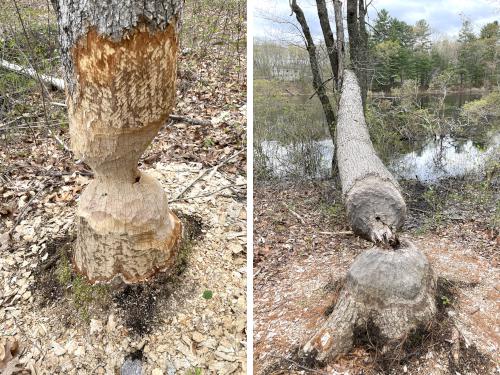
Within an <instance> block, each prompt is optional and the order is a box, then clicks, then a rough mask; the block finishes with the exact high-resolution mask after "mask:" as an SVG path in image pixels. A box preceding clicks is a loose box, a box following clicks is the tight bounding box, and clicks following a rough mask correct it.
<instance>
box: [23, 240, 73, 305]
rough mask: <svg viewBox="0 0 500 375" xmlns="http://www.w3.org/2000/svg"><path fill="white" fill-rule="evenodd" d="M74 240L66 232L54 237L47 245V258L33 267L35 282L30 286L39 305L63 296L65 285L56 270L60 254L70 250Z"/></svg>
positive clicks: (47, 303) (55, 300)
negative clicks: (58, 277) (61, 235)
mask: <svg viewBox="0 0 500 375" xmlns="http://www.w3.org/2000/svg"><path fill="white" fill-rule="evenodd" d="M74 240H75V237H74V235H71V234H66V235H65V236H63V237H57V238H54V239H53V241H52V242H51V243H49V244H48V245H47V248H46V252H47V254H48V256H47V259H45V260H44V261H42V262H41V263H39V264H38V267H37V268H36V269H35V272H34V276H35V283H34V284H33V286H32V289H33V290H34V291H35V293H33V294H34V295H35V296H37V297H38V298H37V300H38V302H39V304H40V307H46V306H48V305H50V304H53V303H55V302H57V301H59V300H60V299H61V298H63V297H64V293H65V291H64V289H65V287H64V285H61V284H60V283H59V281H58V279H57V276H56V270H57V266H58V264H59V261H60V259H61V256H62V254H65V253H67V252H68V251H70V249H71V245H72V243H73V241H74Z"/></svg>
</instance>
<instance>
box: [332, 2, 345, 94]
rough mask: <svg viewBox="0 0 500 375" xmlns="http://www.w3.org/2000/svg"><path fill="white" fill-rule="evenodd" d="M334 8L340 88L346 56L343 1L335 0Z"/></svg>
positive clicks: (339, 86)
mask: <svg viewBox="0 0 500 375" xmlns="http://www.w3.org/2000/svg"><path fill="white" fill-rule="evenodd" d="M333 9H334V12H335V27H336V32H337V53H338V58H337V61H338V66H337V69H338V73H337V77H338V88H339V89H340V88H341V87H342V79H343V74H344V56H345V43H344V40H345V38H344V23H343V21H342V3H341V2H340V0H333Z"/></svg>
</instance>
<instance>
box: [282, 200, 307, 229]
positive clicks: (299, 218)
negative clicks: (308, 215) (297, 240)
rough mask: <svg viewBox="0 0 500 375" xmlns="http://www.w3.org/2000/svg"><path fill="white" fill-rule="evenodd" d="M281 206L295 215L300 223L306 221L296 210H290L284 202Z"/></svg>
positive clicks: (303, 223)
mask: <svg viewBox="0 0 500 375" xmlns="http://www.w3.org/2000/svg"><path fill="white" fill-rule="evenodd" d="M283 207H285V208H286V209H287V210H288V211H290V213H291V214H292V215H293V216H295V217H296V218H297V219H298V220H299V221H300V222H301V223H302V225H305V224H306V222H305V220H304V219H303V218H302V216H300V215H299V214H298V213H297V212H295V211H294V210H292V209H291V208H290V207H288V206H287V205H286V204H285V203H283Z"/></svg>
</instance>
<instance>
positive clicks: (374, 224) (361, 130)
mask: <svg viewBox="0 0 500 375" xmlns="http://www.w3.org/2000/svg"><path fill="white" fill-rule="evenodd" d="M336 144H337V150H336V151H337V163H338V168H339V176H340V181H341V185H342V194H343V197H344V202H345V206H346V209H347V217H348V219H349V222H350V223H351V227H352V229H353V231H354V232H356V233H357V234H359V235H360V236H362V237H364V238H366V239H367V240H369V241H373V242H390V241H394V240H395V230H397V229H399V228H400V227H401V226H402V225H403V222H404V220H405V218H406V204H405V201H404V199H403V196H402V195H401V192H400V188H399V184H398V183H397V181H396V179H395V178H394V177H393V176H392V174H391V173H390V172H389V171H388V170H387V168H386V167H385V166H384V164H383V163H382V161H381V160H380V158H379V157H378V156H377V154H376V153H375V149H374V148H373V144H372V142H371V139H370V134H369V133H368V129H367V127H366V123H365V116H364V115H363V108H362V104H361V93H360V89H359V85H358V83H357V80H356V76H355V75H354V73H353V72H351V71H350V70H345V71H344V83H343V85H342V95H341V97H340V105H339V120H338V122H337V139H336Z"/></svg>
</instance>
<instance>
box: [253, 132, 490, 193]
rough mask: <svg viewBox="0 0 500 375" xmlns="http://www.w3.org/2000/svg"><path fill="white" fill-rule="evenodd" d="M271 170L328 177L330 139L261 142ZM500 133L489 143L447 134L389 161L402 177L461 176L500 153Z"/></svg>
mask: <svg viewBox="0 0 500 375" xmlns="http://www.w3.org/2000/svg"><path fill="white" fill-rule="evenodd" d="M261 145H262V152H263V153H264V155H265V157H266V163H267V167H268V170H270V171H271V172H272V174H273V175H274V176H275V177H278V178H293V177H302V178H304V177H305V178H327V177H329V175H330V169H331V162H332V157H333V142H332V141H331V140H330V139H325V140H322V141H310V142H307V143H300V144H292V145H282V144H280V143H279V142H277V141H264V142H262V143H261ZM499 153H500V133H496V134H494V135H493V136H492V137H490V138H489V142H488V144H481V143H475V142H473V141H472V140H470V139H469V140H456V139H453V138H451V137H445V138H443V139H440V140H432V141H429V142H427V143H426V144H425V145H424V146H423V147H422V148H421V149H419V150H417V151H413V152H410V153H407V154H404V155H395V156H394V157H393V159H392V160H391V161H390V162H389V163H388V167H389V170H391V172H393V173H394V174H395V175H396V176H397V177H398V178H404V179H418V180H420V181H423V182H427V183H433V182H436V181H438V180H440V179H443V178H446V177H459V176H464V175H469V174H474V173H478V172H481V171H482V168H483V166H484V163H485V161H486V160H487V159H488V158H490V157H496V158H498V157H499V156H500V155H499Z"/></svg>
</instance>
